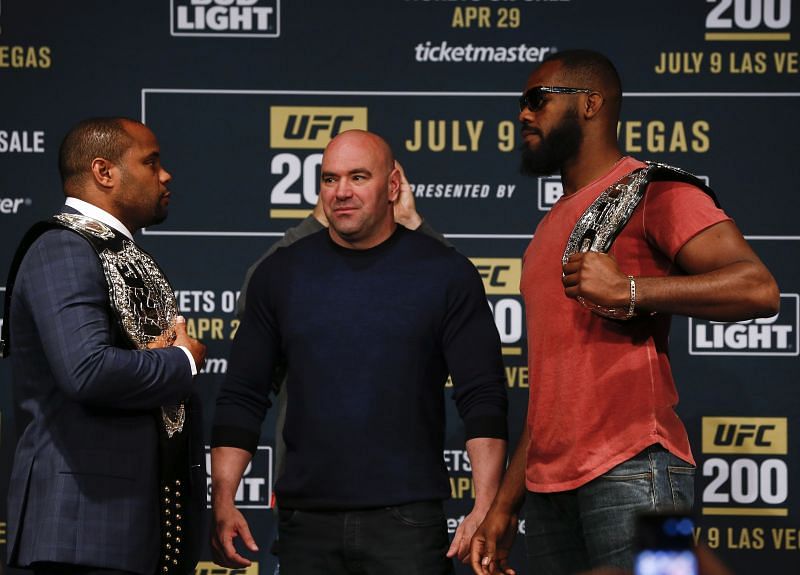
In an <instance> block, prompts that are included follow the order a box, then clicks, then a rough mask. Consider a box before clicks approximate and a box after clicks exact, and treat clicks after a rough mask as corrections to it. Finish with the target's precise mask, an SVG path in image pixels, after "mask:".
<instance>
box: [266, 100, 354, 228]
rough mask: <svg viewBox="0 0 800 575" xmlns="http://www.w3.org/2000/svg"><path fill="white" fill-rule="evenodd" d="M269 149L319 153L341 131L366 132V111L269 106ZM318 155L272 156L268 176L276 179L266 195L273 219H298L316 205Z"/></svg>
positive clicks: (319, 156)
mask: <svg viewBox="0 0 800 575" xmlns="http://www.w3.org/2000/svg"><path fill="white" fill-rule="evenodd" d="M269 119H270V122H269V142H270V148H272V149H273V150H275V149H287V150H323V149H324V148H325V146H326V145H327V144H328V142H330V141H331V139H332V138H334V137H335V136H336V135H338V134H339V133H341V132H343V131H345V130H354V129H358V130H366V129H367V108H365V107H356V106H326V107H322V106H271V107H270V111H269ZM321 163H322V153H321V152H314V153H307V154H304V155H301V154H300V153H297V152H281V153H278V154H276V155H275V156H273V157H272V161H271V162H270V173H271V174H272V175H273V176H277V177H278V180H277V181H276V182H275V183H274V184H273V185H272V190H271V192H270V205H271V206H272V209H271V210H270V215H271V217H273V218H302V217H305V215H306V213H307V211H308V210H310V209H311V207H313V206H314V204H316V203H317V194H318V188H319V167H320V164H321ZM281 206H296V207H297V206H306V207H307V210H306V211H302V210H291V209H289V210H286V209H280V207H281Z"/></svg>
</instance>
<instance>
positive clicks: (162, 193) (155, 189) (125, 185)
mask: <svg viewBox="0 0 800 575" xmlns="http://www.w3.org/2000/svg"><path fill="white" fill-rule="evenodd" d="M123 126H124V127H125V131H126V132H127V133H128V135H129V136H130V138H131V141H130V144H129V146H128V148H127V149H126V150H125V152H123V154H122V157H121V158H120V159H119V160H117V161H116V162H114V161H111V160H109V159H108V158H102V157H97V158H94V159H93V160H92V163H91V165H90V166H87V169H86V171H85V172H84V173H83V174H82V175H81V176H80V177H78V178H76V179H75V180H74V181H72V182H70V183H69V184H68V185H67V186H66V187H65V190H64V191H65V193H66V195H67V196H72V197H75V198H78V199H81V200H83V201H85V202H89V203H90V204H92V205H95V206H97V207H98V208H100V209H102V210H104V211H106V212H108V213H110V214H111V215H112V216H114V217H115V218H117V219H118V220H119V221H120V222H122V223H123V224H124V225H125V227H126V228H127V229H128V231H129V232H131V234H134V233H136V232H137V231H139V229H141V228H143V227H145V226H148V225H152V224H154V223H157V222H158V221H160V220H161V219H163V218H164V217H166V213H167V206H168V204H169V190H168V189H167V184H168V183H169V182H170V180H171V179H172V176H171V175H170V174H169V172H167V171H166V170H165V169H164V167H163V166H162V165H161V159H160V158H161V157H160V148H159V145H158V141H157V140H156V137H155V134H153V132H152V131H150V129H149V128H147V127H146V126H145V125H144V124H140V123H138V122H129V121H123ZM175 335H176V339H175V341H174V342H172V345H175V346H182V347H185V348H186V349H188V350H189V353H191V354H192V357H193V358H194V362H195V365H196V366H197V368H198V369H200V368H201V367H202V366H203V363H204V362H205V357H206V346H205V345H203V343H202V342H200V341H198V340H196V339H194V338H193V337H190V336H189V335H188V334H187V333H186V321H185V320H184V318H183V317H179V318H178V319H177V320H176V324H175ZM167 345H169V338H168V337H166V336H164V337H163V338H161V339H158V340H156V341H154V342H153V343H152V344H151V345H150V346H149V347H150V348H158V347H165V346H167Z"/></svg>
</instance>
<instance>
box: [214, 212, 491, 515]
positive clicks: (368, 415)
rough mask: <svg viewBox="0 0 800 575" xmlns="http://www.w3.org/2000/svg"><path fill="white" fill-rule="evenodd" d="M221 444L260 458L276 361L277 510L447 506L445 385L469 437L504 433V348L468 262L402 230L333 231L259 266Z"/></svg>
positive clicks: (225, 391) (225, 399)
mask: <svg viewBox="0 0 800 575" xmlns="http://www.w3.org/2000/svg"><path fill="white" fill-rule="evenodd" d="M247 302H248V303H247V309H246V311H245V315H244V317H243V318H242V323H241V325H240V327H239V330H238V332H237V335H236V339H235V340H234V342H233V347H232V350H231V357H230V362H229V366H228V374H227V377H226V380H225V383H224V385H223V387H222V389H221V391H220V394H219V396H218V398H217V407H216V415H215V420H214V429H213V433H212V445H213V446H215V447H219V446H232V447H239V448H242V449H247V450H250V451H254V450H255V448H256V446H257V443H258V439H259V435H260V429H261V423H262V421H263V419H264V416H265V413H266V410H267V409H268V407H269V406H270V401H269V399H268V395H269V391H270V380H271V375H272V370H273V367H274V364H275V362H276V359H277V358H278V357H279V356H280V355H281V354H283V355H285V357H286V358H287V360H288V366H289V375H288V381H287V386H288V387H287V390H288V394H289V400H288V405H287V412H286V425H285V427H284V439H285V441H286V462H285V471H284V473H283V475H282V476H281V477H280V478H279V479H278V483H277V485H276V492H277V495H278V501H279V503H280V504H281V505H282V506H284V507H287V508H298V509H358V508H369V507H378V506H383V505H396V504H401V503H407V502H412V501H423V500H432V499H445V498H447V497H448V496H449V493H450V488H449V482H448V479H447V469H446V466H445V464H444V460H443V457H442V449H443V447H444V436H445V406H444V394H443V387H444V384H445V381H446V379H447V375H448V373H450V374H452V377H453V382H454V388H453V390H454V391H453V397H454V399H455V402H456V406H457V409H458V411H459V414H460V415H461V417H462V418H463V420H464V424H465V428H466V434H467V439H470V438H473V437H500V438H505V437H506V411H507V399H506V388H505V380H504V373H503V364H502V358H501V355H500V341H499V337H498V334H497V330H496V328H495V325H494V321H493V319H492V315H491V312H490V310H489V306H488V305H487V303H486V295H485V293H484V290H483V284H482V283H481V280H480V277H479V276H478V273H477V271H476V270H475V268H474V267H473V266H472V264H471V263H470V262H469V260H467V259H466V258H465V257H464V256H462V255H460V254H458V253H457V252H456V251H455V250H453V249H450V248H447V247H445V246H443V245H442V244H440V243H439V242H437V241H436V240H434V239H431V238H430V237H427V236H424V235H422V234H419V233H416V232H412V231H409V230H406V229H405V228H403V227H400V226H398V228H397V231H396V232H395V233H394V234H393V235H392V236H391V237H390V238H389V239H388V240H386V241H385V242H383V243H382V244H380V245H378V246H376V247H374V248H371V249H368V250H350V249H346V248H343V247H341V246H339V245H337V244H335V243H334V242H333V241H332V240H331V239H330V236H329V234H328V232H327V231H326V230H323V231H321V232H318V233H316V234H313V235H311V236H308V237H306V238H304V239H302V240H299V241H297V242H296V243H294V244H292V245H291V246H289V247H287V248H283V249H280V250H278V251H277V252H275V254H273V255H272V256H271V257H269V258H267V259H266V260H264V262H263V263H262V264H261V265H260V266H259V267H258V268H257V269H256V270H255V272H254V274H253V277H252V279H251V282H250V286H249V288H248V290H247Z"/></svg>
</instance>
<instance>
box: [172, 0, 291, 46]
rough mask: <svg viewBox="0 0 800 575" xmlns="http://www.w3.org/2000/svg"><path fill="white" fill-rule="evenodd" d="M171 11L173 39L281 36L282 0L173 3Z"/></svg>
mask: <svg viewBox="0 0 800 575" xmlns="http://www.w3.org/2000/svg"><path fill="white" fill-rule="evenodd" d="M171 8H172V10H171V13H170V24H171V28H172V30H171V32H172V35H173V36H222V37H240V38H276V37H278V36H280V0H171Z"/></svg>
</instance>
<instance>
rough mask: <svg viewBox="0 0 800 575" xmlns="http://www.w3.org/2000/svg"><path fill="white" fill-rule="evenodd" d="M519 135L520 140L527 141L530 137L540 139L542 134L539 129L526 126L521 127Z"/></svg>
mask: <svg viewBox="0 0 800 575" xmlns="http://www.w3.org/2000/svg"><path fill="white" fill-rule="evenodd" d="M520 133H521V134H522V138H523V139H524V140H527V139H528V138H530V137H532V136H538V137H540V138H541V137H542V132H541V130H539V128H533V127H531V126H528V125H527V124H526V125H523V126H522V129H521V130H520Z"/></svg>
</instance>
